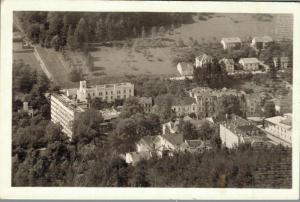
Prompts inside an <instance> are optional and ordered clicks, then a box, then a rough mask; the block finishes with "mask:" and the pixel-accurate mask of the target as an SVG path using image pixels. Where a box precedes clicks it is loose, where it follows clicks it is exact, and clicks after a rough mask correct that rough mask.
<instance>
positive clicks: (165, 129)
mask: <svg viewBox="0 0 300 202" xmlns="http://www.w3.org/2000/svg"><path fill="white" fill-rule="evenodd" d="M178 124H179V120H175V121H169V122H167V123H164V124H162V134H163V135H165V134H174V133H177V132H178Z"/></svg>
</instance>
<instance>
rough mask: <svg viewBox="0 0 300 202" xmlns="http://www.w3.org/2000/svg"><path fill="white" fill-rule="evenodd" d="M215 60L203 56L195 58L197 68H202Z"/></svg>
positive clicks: (208, 56)
mask: <svg viewBox="0 0 300 202" xmlns="http://www.w3.org/2000/svg"><path fill="white" fill-rule="evenodd" d="M212 61H213V58H212V57H211V56H210V55H207V54H202V55H200V56H198V57H196V58H195V67H196V68H202V67H203V66H204V65H206V64H209V63H212Z"/></svg>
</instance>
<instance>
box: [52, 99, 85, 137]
mask: <svg viewBox="0 0 300 202" xmlns="http://www.w3.org/2000/svg"><path fill="white" fill-rule="evenodd" d="M86 107H87V105H86V104H82V105H80V104H79V103H76V102H75V101H74V100H71V99H69V98H68V97H67V96H66V95H64V94H52V95H51V121H52V122H53V123H58V124H60V125H61V126H62V131H63V132H64V133H65V134H66V135H67V136H68V137H69V138H72V135H73V122H74V120H75V118H76V117H77V116H78V114H80V113H81V112H84V108H86Z"/></svg>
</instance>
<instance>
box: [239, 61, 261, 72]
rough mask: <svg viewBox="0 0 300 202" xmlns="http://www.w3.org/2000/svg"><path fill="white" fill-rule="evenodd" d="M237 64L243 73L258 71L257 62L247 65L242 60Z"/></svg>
mask: <svg viewBox="0 0 300 202" xmlns="http://www.w3.org/2000/svg"><path fill="white" fill-rule="evenodd" d="M239 63H240V64H241V65H242V66H243V69H244V70H245V71H256V70H258V62H253V63H248V62H244V60H240V61H239Z"/></svg>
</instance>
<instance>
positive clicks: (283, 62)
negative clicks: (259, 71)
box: [273, 57, 289, 69]
mask: <svg viewBox="0 0 300 202" xmlns="http://www.w3.org/2000/svg"><path fill="white" fill-rule="evenodd" d="M273 63H274V66H275V67H277V68H278V69H287V68H288V67H289V58H288V57H273Z"/></svg>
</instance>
